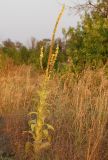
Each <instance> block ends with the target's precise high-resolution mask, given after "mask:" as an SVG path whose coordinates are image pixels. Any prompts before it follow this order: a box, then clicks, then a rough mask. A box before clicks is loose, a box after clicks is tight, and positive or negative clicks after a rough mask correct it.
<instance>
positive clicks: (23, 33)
mask: <svg viewBox="0 0 108 160" xmlns="http://www.w3.org/2000/svg"><path fill="white" fill-rule="evenodd" d="M71 1H72V0H69V1H68V0H61V1H60V0H0V41H2V40H5V39H8V38H10V39H12V40H14V41H21V42H24V43H25V42H26V41H28V40H29V39H30V38H31V37H35V38H36V39H37V40H39V39H43V38H50V37H51V34H52V31H53V28H54V25H55V22H56V18H57V16H58V13H59V11H60V9H61V5H60V3H64V2H65V3H66V4H67V5H73V3H71ZM84 1H85V0H79V1H78V0H77V2H78V3H79V2H80V3H81V2H84ZM59 2H60V3H59ZM74 2H75V0H74ZM78 20H79V16H78V15H76V14H75V11H71V12H70V11H69V10H68V9H66V10H65V12H64V16H63V17H62V19H61V21H60V24H59V27H58V31H57V34H56V36H57V37H61V36H62V28H64V27H65V28H68V27H69V26H76V24H77V22H78Z"/></svg>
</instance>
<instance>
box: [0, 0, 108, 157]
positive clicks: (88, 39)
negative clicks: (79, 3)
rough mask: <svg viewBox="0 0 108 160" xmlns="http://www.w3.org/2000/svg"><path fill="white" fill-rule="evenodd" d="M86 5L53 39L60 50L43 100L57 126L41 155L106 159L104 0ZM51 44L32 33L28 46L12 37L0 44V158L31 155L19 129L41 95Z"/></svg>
mask: <svg viewBox="0 0 108 160" xmlns="http://www.w3.org/2000/svg"><path fill="white" fill-rule="evenodd" d="M89 7H90V12H85V13H84V14H83V16H82V17H81V22H80V23H78V25H77V27H76V28H73V27H70V28H69V29H68V30H66V29H63V30H62V32H63V36H64V38H63V39H60V38H58V39H56V40H55V43H54V48H53V49H54V51H55V50H56V47H57V44H59V52H60V53H59V55H58V58H57V61H56V64H55V73H54V75H53V77H52V79H51V80H49V84H48V86H47V87H48V93H47V94H48V96H47V99H46V105H47V107H48V108H49V112H50V115H49V116H47V123H48V124H52V126H53V127H54V129H55V131H54V133H52V132H51V133H50V135H51V139H52V141H51V147H50V148H49V149H48V150H44V151H42V152H41V154H40V156H39V157H38V158H39V160H107V159H108V1H107V0H101V1H98V2H97V4H96V5H95V6H94V5H92V4H91V3H89ZM42 46H43V47H44V57H43V70H42V69H41V66H40V52H41V47H42ZM49 50H50V40H49V39H44V40H41V41H36V40H35V38H32V39H31V47H29V48H28V47H26V46H24V45H23V44H21V43H20V42H12V41H11V40H10V39H8V40H6V41H4V42H2V44H1V46H0V84H1V85H0V160H34V159H35V158H34V157H33V152H32V150H30V149H28V147H27V146H26V148H25V144H26V142H33V139H32V137H31V136H30V135H28V134H27V135H26V134H23V131H27V130H29V126H28V120H29V118H30V117H29V116H28V113H29V112H32V111H34V110H35V109H36V106H38V105H37V104H38V103H39V101H40V97H39V93H38V92H39V89H40V86H41V84H42V83H43V81H44V75H45V74H44V73H45V70H46V67H47V61H48V53H49ZM49 132H50V131H49Z"/></svg>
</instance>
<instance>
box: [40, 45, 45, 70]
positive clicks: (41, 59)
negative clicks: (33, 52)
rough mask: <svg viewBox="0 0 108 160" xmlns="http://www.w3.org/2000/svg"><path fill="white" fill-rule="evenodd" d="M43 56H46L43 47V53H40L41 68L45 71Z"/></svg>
mask: <svg viewBox="0 0 108 160" xmlns="http://www.w3.org/2000/svg"><path fill="white" fill-rule="evenodd" d="M43 56H44V47H43V46H42V47H41V53H40V67H41V69H42V70H43Z"/></svg>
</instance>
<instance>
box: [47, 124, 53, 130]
mask: <svg viewBox="0 0 108 160" xmlns="http://www.w3.org/2000/svg"><path fill="white" fill-rule="evenodd" d="M46 126H47V127H48V129H50V130H53V131H54V127H53V126H52V125H50V124H46Z"/></svg>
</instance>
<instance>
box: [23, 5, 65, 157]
mask: <svg viewBox="0 0 108 160" xmlns="http://www.w3.org/2000/svg"><path fill="white" fill-rule="evenodd" d="M64 9H65V6H64V5H63V6H62V9H61V11H60V14H59V16H58V18H57V21H56V25H55V28H54V31H53V34H52V40H51V46H50V51H49V58H48V63H47V69H46V73H45V77H44V81H43V83H42V84H41V86H40V89H39V91H38V95H39V103H38V105H37V106H36V111H35V112H30V113H29V115H30V117H32V118H33V117H35V118H34V119H32V120H30V121H29V126H30V131H28V133H29V134H31V135H32V138H33V143H32V144H31V146H32V149H33V152H34V155H35V159H39V155H40V153H41V152H42V151H43V150H46V149H47V148H49V147H50V145H51V136H50V134H49V130H52V131H54V128H53V126H52V125H50V124H47V123H46V119H47V118H48V115H49V114H50V111H49V109H48V106H47V103H46V99H47V97H48V88H47V86H48V82H49V80H50V78H51V74H52V72H53V69H54V64H55V61H56V59H57V56H58V53H59V46H57V48H56V51H55V53H54V52H53V48H54V39H55V33H56V31H57V27H58V24H59V21H60V19H61V17H62V15H63V12H64ZM43 49H44V48H43V47H42V48H41V54H40V66H41V68H42V69H43V65H42V60H43V55H44V53H43ZM26 149H27V150H28V144H27V145H26ZM27 150H26V151H27Z"/></svg>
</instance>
